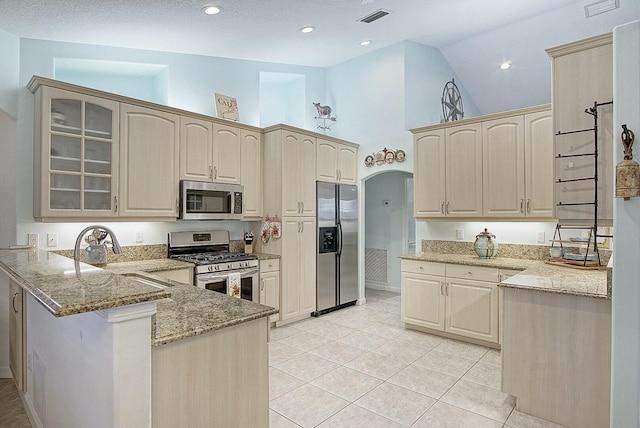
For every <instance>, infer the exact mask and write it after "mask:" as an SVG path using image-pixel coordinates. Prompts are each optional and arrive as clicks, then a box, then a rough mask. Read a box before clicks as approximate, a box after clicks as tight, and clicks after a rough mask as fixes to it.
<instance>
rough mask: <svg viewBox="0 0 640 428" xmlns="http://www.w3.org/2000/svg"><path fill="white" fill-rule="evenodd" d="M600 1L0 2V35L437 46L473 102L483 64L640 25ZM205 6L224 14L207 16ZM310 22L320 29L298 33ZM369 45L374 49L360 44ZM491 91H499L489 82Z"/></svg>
mask: <svg viewBox="0 0 640 428" xmlns="http://www.w3.org/2000/svg"><path fill="white" fill-rule="evenodd" d="M596 1H597V0H578V1H576V0H364V1H363V0H269V1H267V0H211V1H210V0H101V1H88V0H0V29H2V30H4V31H7V32H9V33H12V34H15V35H17V36H20V37H23V38H33V39H44V40H55V41H65V42H77V43H88V44H97V45H105V46H116V47H126V48H139V49H149V50H157V51H166V52H177V53H189V54H199V55H207V56H216V57H226V58H239V59H250V60H256V61H268V62H278V63H287V64H299V65H309V66H318V67H330V66H332V65H335V64H338V63H341V62H344V61H346V60H349V59H351V58H354V57H356V56H359V55H362V54H365V53H368V52H371V51H372V50H375V49H379V48H381V47H384V46H388V45H392V44H394V43H397V42H400V41H403V40H410V41H414V42H417V43H420V44H424V45H428V46H432V47H435V48H438V49H440V50H441V52H442V53H443V54H444V55H445V57H446V58H447V60H448V61H449V63H450V64H451V66H452V68H453V69H454V71H455V72H456V74H458V76H459V77H460V78H461V81H462V83H463V85H465V87H468V89H469V91H470V93H471V95H472V98H473V99H475V97H476V95H475V94H474V93H473V92H474V89H473V87H474V84H477V85H480V83H479V79H478V77H477V76H476V75H475V72H476V71H478V69H479V68H481V67H482V66H483V65H485V64H483V63H487V64H491V67H492V68H491V70H493V67H494V63H495V62H496V61H498V56H501V57H504V59H512V58H507V57H506V56H508V55H514V56H515V57H517V58H521V59H524V60H525V62H526V59H528V58H540V57H541V56H542V57H543V58H544V48H546V47H549V46H553V45H556V44H560V43H565V42H568V41H572V40H578V39H579V38H582V37H585V36H590V35H596V34H600V33H602V32H606V31H611V30H612V28H613V24H616V23H622V22H628V21H631V20H633V19H640V6H639V4H640V0H619V3H620V9H618V10H616V11H614V12H608V13H605V14H602V15H598V16H597V17H595V18H590V20H588V19H587V18H586V17H585V14H584V6H585V5H586V4H589V3H593V2H596ZM604 1H611V2H615V0H604ZM206 4H217V5H220V6H221V7H222V8H223V12H222V13H221V14H219V15H213V16H209V15H205V14H203V13H202V8H203V6H205V5H206ZM379 9H385V10H388V11H390V12H391V13H390V15H388V16H386V17H384V18H382V19H380V20H378V21H375V22H373V23H371V24H366V23H362V22H358V20H359V19H360V18H363V17H364V16H366V15H368V14H370V13H372V12H374V11H377V10H379ZM614 14H615V19H614V18H613V15H614ZM634 15H635V16H634ZM601 17H605V18H601ZM567 20H569V21H567ZM612 20H613V21H614V22H613V24H612V22H610V21H612ZM616 20H617V21H616ZM595 21H599V22H600V23H599V24H597V25H592V24H593V22H595ZM618 21H620V22H618ZM531 23H535V26H534V27H533V28H531ZM307 25H312V26H315V27H316V31H314V32H312V33H309V34H302V33H300V32H299V31H298V30H299V29H300V28H301V27H304V26H307ZM601 28H603V29H604V30H601ZM521 30H526V31H524V32H523V31H521ZM591 33H593V34H591ZM496 35H497V36H498V37H499V38H498V39H496V38H495V37H496ZM550 35H553V37H551V36H550ZM484 38H487V41H486V42H485V43H479V44H478V43H476V42H477V41H479V40H483V39H484ZM365 39H368V40H371V41H372V43H371V44H370V45H368V46H366V47H362V46H360V45H359V42H360V41H362V40H365ZM504 43H506V44H507V46H513V44H514V43H515V44H516V45H517V52H514V51H513V49H511V50H512V51H511V52H506V51H505V50H508V49H504V48H502V46H501V45H502V44H504ZM540 43H545V44H543V45H542V46H540ZM549 43H551V44H549ZM470 49H471V50H470ZM518 65H519V64H518V63H516V62H514V66H518ZM491 72H493V71H491ZM547 74H548V73H547ZM483 80H486V79H483ZM474 81H477V82H475V83H474ZM487 90H488V91H489V92H492V91H493V92H496V90H497V89H496V88H494V89H493V90H492V88H491V87H486V85H485V86H484V89H483V91H487ZM476 92H478V96H479V97H481V95H480V91H476ZM494 95H495V94H494ZM547 101H548V100H547ZM477 103H478V104H482V102H477ZM479 107H480V109H481V110H482V111H484V112H488V111H487V110H492V109H493V108H497V106H495V107H491V108H483V107H482V106H481V105H479Z"/></svg>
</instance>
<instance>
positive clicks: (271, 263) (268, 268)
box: [260, 259, 280, 273]
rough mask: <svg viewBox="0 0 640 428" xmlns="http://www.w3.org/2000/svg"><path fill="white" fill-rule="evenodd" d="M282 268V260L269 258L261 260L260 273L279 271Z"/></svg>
mask: <svg viewBox="0 0 640 428" xmlns="http://www.w3.org/2000/svg"><path fill="white" fill-rule="evenodd" d="M279 270H280V260H278V259H268V260H260V273H266V272H277V271H279Z"/></svg>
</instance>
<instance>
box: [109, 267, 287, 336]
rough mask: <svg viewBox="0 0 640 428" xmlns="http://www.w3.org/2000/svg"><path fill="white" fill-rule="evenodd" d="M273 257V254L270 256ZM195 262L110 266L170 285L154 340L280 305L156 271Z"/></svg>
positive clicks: (224, 323) (234, 321)
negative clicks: (199, 284)
mask: <svg viewBox="0 0 640 428" xmlns="http://www.w3.org/2000/svg"><path fill="white" fill-rule="evenodd" d="M267 258H269V257H267ZM192 266H193V264H191V263H186V262H182V261H179V260H172V259H155V260H142V261H140V262H125V263H112V264H109V265H107V267H106V269H107V270H109V271H113V272H117V273H118V274H120V275H125V274H126V275H133V276H141V277H143V278H144V277H146V278H151V279H153V280H154V281H156V282H160V283H163V284H164V285H166V286H167V288H165V291H166V292H167V293H169V296H168V297H166V298H164V299H161V300H158V301H157V302H156V303H157V306H158V310H157V312H156V315H155V325H154V328H153V329H152V334H153V338H152V344H153V346H160V345H164V344H167V343H171V342H175V341H178V340H181V339H186V338H188V337H193V336H197V335H199V334H203V333H207V332H209V331H215V330H220V329H222V328H225V327H230V326H233V325H237V324H241V323H244V322H247V321H252V320H254V319H258V318H262V317H267V316H269V315H272V314H275V313H277V312H278V310H277V309H275V308H272V307H270V306H265V305H261V304H259V303H254V302H250V301H248V300H243V299H237V298H235V297H229V296H226V295H224V294H221V293H216V292H213V291H209V290H202V289H200V288H197V287H194V286H193V285H188V284H183V283H180V282H177V281H173V280H170V279H167V278H162V277H160V276H157V275H154V272H157V271H163V270H172V269H183V268H185V267H192Z"/></svg>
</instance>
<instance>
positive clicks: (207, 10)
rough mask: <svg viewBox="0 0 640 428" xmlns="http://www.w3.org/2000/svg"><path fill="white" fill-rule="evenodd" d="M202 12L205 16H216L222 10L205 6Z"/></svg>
mask: <svg viewBox="0 0 640 428" xmlns="http://www.w3.org/2000/svg"><path fill="white" fill-rule="evenodd" d="M202 11H203V12H204V13H206V14H207V15H217V14H219V13H220V12H222V8H221V7H220V6H215V5H211V6H205V7H204V8H203V9H202Z"/></svg>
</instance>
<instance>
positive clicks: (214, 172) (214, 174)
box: [213, 166, 218, 178]
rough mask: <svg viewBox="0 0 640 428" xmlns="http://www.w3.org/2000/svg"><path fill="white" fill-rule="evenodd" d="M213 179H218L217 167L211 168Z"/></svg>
mask: <svg viewBox="0 0 640 428" xmlns="http://www.w3.org/2000/svg"><path fill="white" fill-rule="evenodd" d="M213 178H218V167H217V166H214V167H213Z"/></svg>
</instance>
